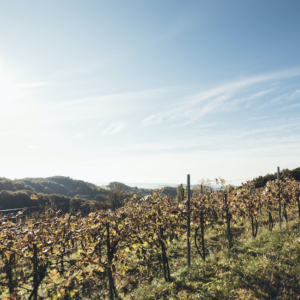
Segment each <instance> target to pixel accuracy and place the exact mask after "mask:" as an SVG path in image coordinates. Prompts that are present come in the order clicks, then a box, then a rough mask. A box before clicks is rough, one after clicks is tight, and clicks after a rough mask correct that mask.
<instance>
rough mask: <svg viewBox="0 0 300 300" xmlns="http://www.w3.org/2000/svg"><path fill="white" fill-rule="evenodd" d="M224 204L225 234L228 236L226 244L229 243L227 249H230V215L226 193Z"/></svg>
mask: <svg viewBox="0 0 300 300" xmlns="http://www.w3.org/2000/svg"><path fill="white" fill-rule="evenodd" d="M224 204H225V211H226V223H227V234H228V242H229V249H230V248H231V247H232V238H231V232H230V215H229V208H228V202H227V191H225V197H224Z"/></svg>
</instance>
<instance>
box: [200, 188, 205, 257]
mask: <svg viewBox="0 0 300 300" xmlns="http://www.w3.org/2000/svg"><path fill="white" fill-rule="evenodd" d="M202 194H203V187H202V184H201V196H202ZM203 209H204V205H202V207H201V212H200V224H201V237H202V255H203V256H202V258H203V260H205V244H204V217H203Z"/></svg>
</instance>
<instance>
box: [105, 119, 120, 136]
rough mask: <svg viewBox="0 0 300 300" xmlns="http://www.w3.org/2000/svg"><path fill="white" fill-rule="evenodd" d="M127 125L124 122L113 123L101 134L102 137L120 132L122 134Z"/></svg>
mask: <svg viewBox="0 0 300 300" xmlns="http://www.w3.org/2000/svg"><path fill="white" fill-rule="evenodd" d="M124 127H125V125H124V123H123V122H118V123H113V124H111V125H110V126H109V127H107V128H106V129H104V130H103V131H102V133H101V135H102V136H104V135H112V134H116V133H118V132H121V131H122V130H123V129H124Z"/></svg>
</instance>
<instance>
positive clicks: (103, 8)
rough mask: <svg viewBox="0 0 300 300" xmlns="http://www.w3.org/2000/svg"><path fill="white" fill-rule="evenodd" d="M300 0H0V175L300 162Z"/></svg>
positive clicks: (233, 173)
mask: <svg viewBox="0 0 300 300" xmlns="http://www.w3.org/2000/svg"><path fill="white" fill-rule="evenodd" d="M299 12H300V2H299V1H274V0H272V1H258V0H256V1H231V0H229V1H200V0H199V1H174V0H172V1H91V0H90V1H76V0H72V1H71V0H69V1H68V0H65V1H33V0H28V1H9V0H7V1H2V2H1V10H0V41H1V42H0V128H1V129H0V136H1V147H0V166H1V168H0V169H1V174H0V175H1V176H5V177H8V178H22V177H28V176H32V177H37V176H51V175H65V176H70V177H73V178H77V179H83V180H86V181H91V182H101V181H102V182H103V181H105V182H109V181H114V180H117V181H122V182H127V183H130V182H148V183H151V182H157V183H160V182H172V183H180V182H185V181H186V174H191V180H192V183H197V182H198V180H200V179H202V178H210V179H213V178H216V177H219V176H221V177H223V178H225V179H227V180H228V181H231V180H237V179H246V178H253V177H255V176H258V175H263V174H265V173H270V172H272V173H273V172H276V169H277V166H280V167H281V168H295V167H298V166H300V162H299V148H300V118H299V112H300V55H299V53H300V33H299V28H300V13H299ZM239 182H240V180H237V181H234V182H233V183H234V184H238V183H239Z"/></svg>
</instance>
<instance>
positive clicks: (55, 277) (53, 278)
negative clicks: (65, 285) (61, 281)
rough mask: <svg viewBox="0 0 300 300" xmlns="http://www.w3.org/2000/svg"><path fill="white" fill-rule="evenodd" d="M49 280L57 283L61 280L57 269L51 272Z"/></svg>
mask: <svg viewBox="0 0 300 300" xmlns="http://www.w3.org/2000/svg"><path fill="white" fill-rule="evenodd" d="M49 278H50V279H52V280H53V281H55V280H57V279H58V278H59V273H58V272H57V270H56V269H54V270H52V271H51V272H50V274H49Z"/></svg>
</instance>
